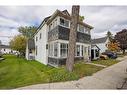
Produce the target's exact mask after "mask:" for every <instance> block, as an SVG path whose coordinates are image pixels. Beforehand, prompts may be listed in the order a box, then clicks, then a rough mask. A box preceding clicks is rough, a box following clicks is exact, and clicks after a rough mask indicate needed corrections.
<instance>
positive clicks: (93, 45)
mask: <svg viewBox="0 0 127 95" xmlns="http://www.w3.org/2000/svg"><path fill="white" fill-rule="evenodd" d="M95 46H96V47H97V48H98V49H99V50H101V49H100V48H99V47H98V46H97V45H95V44H92V45H91V48H93V47H95Z"/></svg>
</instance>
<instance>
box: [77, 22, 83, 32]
mask: <svg viewBox="0 0 127 95" xmlns="http://www.w3.org/2000/svg"><path fill="white" fill-rule="evenodd" d="M78 31H79V32H82V33H84V26H82V25H79V24H78Z"/></svg>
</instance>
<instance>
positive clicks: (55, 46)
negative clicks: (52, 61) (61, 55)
mask: <svg viewBox="0 0 127 95" xmlns="http://www.w3.org/2000/svg"><path fill="white" fill-rule="evenodd" d="M54 56H55V57H57V56H58V44H57V43H54Z"/></svg>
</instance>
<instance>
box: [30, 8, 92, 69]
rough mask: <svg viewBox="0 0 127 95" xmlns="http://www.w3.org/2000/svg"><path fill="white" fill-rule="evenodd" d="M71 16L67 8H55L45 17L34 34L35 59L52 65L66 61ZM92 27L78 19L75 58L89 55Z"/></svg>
mask: <svg viewBox="0 0 127 95" xmlns="http://www.w3.org/2000/svg"><path fill="white" fill-rule="evenodd" d="M70 20H71V16H70V14H69V13H68V11H67V10H64V11H59V10H56V11H55V12H54V13H53V14H52V15H51V16H49V17H46V18H45V19H44V20H43V21H42V23H41V25H40V26H39V27H38V29H37V32H36V33H35V35H34V44H35V51H33V52H31V53H33V54H34V53H35V60H37V61H39V62H41V63H43V64H46V65H47V64H49V65H53V66H60V65H63V64H65V63H66V59H67V56H68V43H69V32H70ZM92 28H93V27H92V26H90V25H88V24H86V23H84V22H82V21H80V20H79V21H78V29H77V37H76V40H77V41H76V51H75V60H80V59H83V58H84V56H86V57H91V33H90V30H91V29H92Z"/></svg>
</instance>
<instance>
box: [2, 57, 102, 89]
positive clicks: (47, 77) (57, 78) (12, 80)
mask: <svg viewBox="0 0 127 95" xmlns="http://www.w3.org/2000/svg"><path fill="white" fill-rule="evenodd" d="M3 57H4V58H5V60H3V61H0V89H13V88H17V87H22V86H27V85H32V84H39V83H51V82H61V81H70V80H78V79H79V78H81V77H84V76H90V75H92V74H93V73H95V72H97V71H99V70H101V69H103V68H102V67H97V66H93V65H88V64H83V63H78V64H75V65H74V71H73V72H71V73H70V72H67V71H66V70H65V68H64V67H62V68H53V67H50V66H45V65H43V64H41V63H39V62H37V61H27V60H25V59H23V58H17V57H16V56H13V55H4V56H3Z"/></svg>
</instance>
